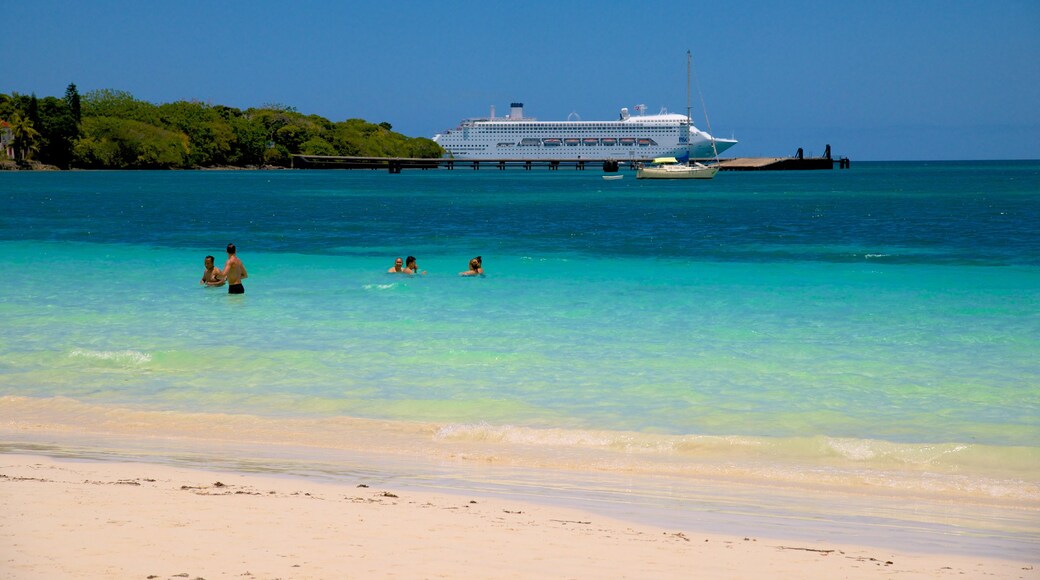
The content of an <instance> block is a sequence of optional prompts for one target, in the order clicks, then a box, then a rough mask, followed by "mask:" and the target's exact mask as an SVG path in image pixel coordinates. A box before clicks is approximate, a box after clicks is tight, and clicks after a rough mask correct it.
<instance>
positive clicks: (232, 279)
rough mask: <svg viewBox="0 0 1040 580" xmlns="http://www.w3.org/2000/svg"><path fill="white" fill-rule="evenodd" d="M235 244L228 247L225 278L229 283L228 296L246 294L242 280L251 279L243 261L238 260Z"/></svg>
mask: <svg viewBox="0 0 1040 580" xmlns="http://www.w3.org/2000/svg"><path fill="white" fill-rule="evenodd" d="M236 251H237V250H236V249H235V244H228V245H227V256H228V259H227V264H225V265H224V278H225V279H226V280H227V283H228V288H227V291H228V294H245V293H246V289H245V287H244V286H242V280H245V279H246V278H248V277H249V274H248V273H246V266H245V264H243V263H242V260H239V259H238V256H236V255H235V253H236Z"/></svg>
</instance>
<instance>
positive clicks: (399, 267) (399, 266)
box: [386, 258, 405, 274]
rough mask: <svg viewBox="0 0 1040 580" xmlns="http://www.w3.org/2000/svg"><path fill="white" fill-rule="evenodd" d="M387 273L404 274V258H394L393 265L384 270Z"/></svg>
mask: <svg viewBox="0 0 1040 580" xmlns="http://www.w3.org/2000/svg"><path fill="white" fill-rule="evenodd" d="M386 273H387V274H404V273H405V271H404V260H402V259H401V258H398V259H396V260H394V267H393V268H390V269H389V270H387V271H386Z"/></svg>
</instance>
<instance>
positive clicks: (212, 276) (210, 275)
mask: <svg viewBox="0 0 1040 580" xmlns="http://www.w3.org/2000/svg"><path fill="white" fill-rule="evenodd" d="M204 263H205V264H206V269H205V270H203V271H202V280H199V284H203V285H205V286H223V285H224V274H223V273H222V272H221V271H220V270H218V269H216V268H214V267H213V256H206V260H205V262H204Z"/></svg>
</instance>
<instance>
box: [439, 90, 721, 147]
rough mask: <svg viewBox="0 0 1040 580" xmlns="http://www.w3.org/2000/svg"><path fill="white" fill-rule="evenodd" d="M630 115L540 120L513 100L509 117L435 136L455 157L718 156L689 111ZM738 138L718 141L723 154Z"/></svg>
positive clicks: (473, 123)
mask: <svg viewBox="0 0 1040 580" xmlns="http://www.w3.org/2000/svg"><path fill="white" fill-rule="evenodd" d="M635 109H636V110H637V111H638V112H639V113H640V114H638V115H630V114H629V112H628V108H623V109H621V115H620V117H619V118H618V120H616V121H581V120H570V119H568V120H567V121H539V120H537V119H534V118H531V117H525V116H524V104H523V103H512V104H511V105H510V110H509V116H508V117H500V118H495V109H494V107H492V108H491V115H490V117H488V118H483V119H466V120H465V121H462V122H461V123H459V126H458V127H456V128H454V129H451V130H448V131H445V132H443V133H439V134H437V135H435V136H434V137H433V140H434V141H435V142H437V144H438V145H440V146H441V147H443V148H444V150H445V152H446V153H445V155H446V156H447V157H451V158H453V159H462V160H468V159H472V160H484V159H489V160H490V159H495V160H498V159H504V160H510V159H581V158H584V159H617V160H626V159H631V160H647V159H653V158H655V157H675V158H677V159H679V160H682V161H685V160H686V158H687V151H689V156H690V157H692V158H694V159H706V158H711V157H714V156H715V153H714V151H712V147H711V142H712V139H713V138H712V136H711V135H709V134H707V133H705V132H704V131H701V130H699V129H697V128H696V127H694V126H693V124H692V123H691V122H690V119H688V118H687V117H686V115H679V114H675V113H668V112H667V111H664V110H662V111H661V112H660V113H659V114H657V115H644V114H642V113H644V112H645V111H646V107H645V106H643V105H637V106H636V107H635ZM736 143H737V142H736V140H734V139H715V147H716V148H717V149H718V152H719V153H720V154H721V153H722V152H723V151H725V150H726V149H729V148H730V147H732V146H733V145H736Z"/></svg>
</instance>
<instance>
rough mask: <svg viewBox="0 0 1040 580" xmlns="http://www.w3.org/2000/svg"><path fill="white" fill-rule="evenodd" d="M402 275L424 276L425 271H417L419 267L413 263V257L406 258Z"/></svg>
mask: <svg viewBox="0 0 1040 580" xmlns="http://www.w3.org/2000/svg"><path fill="white" fill-rule="evenodd" d="M404 273H405V274H424V275H425V274H426V270H423V271H422V272H420V271H419V265H418V264H416V263H415V256H408V258H407V259H406V260H405V261H404Z"/></svg>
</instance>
